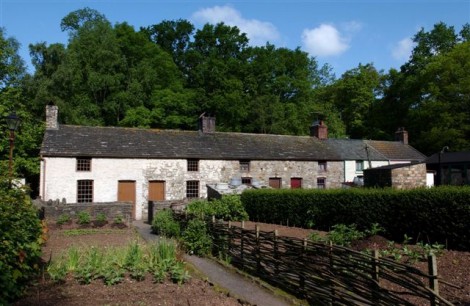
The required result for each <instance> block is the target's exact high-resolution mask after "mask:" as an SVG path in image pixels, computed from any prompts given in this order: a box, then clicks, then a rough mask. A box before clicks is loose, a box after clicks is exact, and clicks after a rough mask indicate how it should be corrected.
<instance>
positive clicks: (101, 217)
mask: <svg viewBox="0 0 470 306" xmlns="http://www.w3.org/2000/svg"><path fill="white" fill-rule="evenodd" d="M95 220H96V221H98V222H106V221H107V217H106V215H105V214H104V213H99V214H97V215H96V217H95Z"/></svg>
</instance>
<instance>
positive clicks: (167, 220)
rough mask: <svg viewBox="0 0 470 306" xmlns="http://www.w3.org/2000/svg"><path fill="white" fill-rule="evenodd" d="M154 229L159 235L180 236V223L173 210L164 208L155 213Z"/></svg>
mask: <svg viewBox="0 0 470 306" xmlns="http://www.w3.org/2000/svg"><path fill="white" fill-rule="evenodd" d="M152 231H153V232H154V233H155V234H157V235H163V236H166V237H179V235H180V225H179V223H178V222H177V221H176V220H175V219H174V217H173V212H172V211H171V210H168V209H164V210H160V211H158V212H157V213H156V214H155V217H154V218H153V222H152Z"/></svg>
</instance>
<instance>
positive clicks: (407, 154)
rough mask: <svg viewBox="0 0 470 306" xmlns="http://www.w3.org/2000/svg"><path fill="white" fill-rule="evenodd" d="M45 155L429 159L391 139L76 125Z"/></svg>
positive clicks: (64, 129) (55, 134)
mask: <svg viewBox="0 0 470 306" xmlns="http://www.w3.org/2000/svg"><path fill="white" fill-rule="evenodd" d="M366 147H367V148H368V149H367V150H366ZM367 151H368V152H367ZM40 154H41V156H45V157H47V156H49V157H52V156H54V157H80V156H86V157H109V158H165V159H171V158H174V159H177V158H178V159H179V158H182V159H187V158H195V159H225V160H240V159H248V160H305V161H316V160H329V161H335V160H369V159H370V160H391V159H394V160H397V159H403V160H412V161H421V160H423V159H424V158H425V156H424V155H422V154H421V153H419V152H418V151H416V150H415V149H414V148H412V147H411V146H409V145H404V144H402V143H400V142H391V141H370V140H351V139H326V140H319V139H317V138H315V137H310V136H287V135H269V134H248V133H220V132H216V133H202V132H200V131H181V130H155V129H137V128H121V127H89V126H72V125H60V126H59V128H58V129H46V132H45V134H44V140H43V143H42V147H41V152H40Z"/></svg>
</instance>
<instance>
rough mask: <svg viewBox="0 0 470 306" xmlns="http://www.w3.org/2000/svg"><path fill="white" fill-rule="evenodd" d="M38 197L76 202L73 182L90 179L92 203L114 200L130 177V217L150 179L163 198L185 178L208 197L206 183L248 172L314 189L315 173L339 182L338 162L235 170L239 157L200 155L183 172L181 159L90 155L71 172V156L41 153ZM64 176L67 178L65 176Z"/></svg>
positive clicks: (180, 191) (143, 200) (329, 184)
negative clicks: (87, 166)
mask: <svg viewBox="0 0 470 306" xmlns="http://www.w3.org/2000/svg"><path fill="white" fill-rule="evenodd" d="M41 176H42V177H41V186H40V195H41V198H42V200H44V201H48V200H57V199H59V200H62V199H65V201H66V202H67V203H76V202H77V181H78V180H93V202H112V201H117V199H118V183H119V181H134V182H135V186H136V207H135V218H136V219H137V220H140V219H141V218H142V217H143V214H145V210H146V208H147V204H148V192H149V191H148V188H149V181H154V180H158V181H164V182H165V184H164V185H165V200H181V199H184V198H186V182H187V181H190V180H191V181H192V180H194V181H199V197H201V198H206V197H207V188H206V185H207V184H213V183H218V182H229V181H230V180H231V179H232V178H234V177H237V178H241V177H251V178H253V179H256V180H257V181H258V182H260V183H261V184H263V185H268V184H269V179H270V178H280V179H281V188H290V187H291V186H290V182H291V178H301V179H302V187H303V188H316V187H317V178H318V177H321V178H325V185H326V188H338V187H340V186H341V182H342V181H343V176H344V173H343V162H342V161H332V162H328V168H327V171H321V170H320V169H319V167H318V162H316V161H257V160H254V161H250V169H249V172H242V171H240V162H239V161H238V160H200V161H199V170H198V171H187V160H186V159H131V158H128V159H117V158H93V159H92V160H91V171H76V158H65V157H44V158H43V159H42V161H41ZM64 178H67V179H64Z"/></svg>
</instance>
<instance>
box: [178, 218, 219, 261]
mask: <svg viewBox="0 0 470 306" xmlns="http://www.w3.org/2000/svg"><path fill="white" fill-rule="evenodd" d="M182 240H183V247H184V248H185V249H186V250H187V251H189V252H191V253H194V254H196V255H205V254H208V253H209V251H210V249H211V246H212V239H211V237H210V236H209V234H208V232H207V227H206V222H205V221H203V220H200V219H192V220H190V221H189V222H188V226H187V227H186V229H185V231H184V232H183V236H182Z"/></svg>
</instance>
